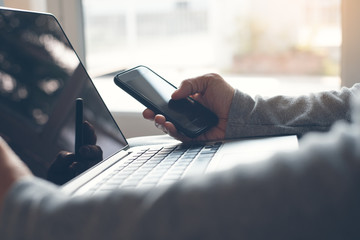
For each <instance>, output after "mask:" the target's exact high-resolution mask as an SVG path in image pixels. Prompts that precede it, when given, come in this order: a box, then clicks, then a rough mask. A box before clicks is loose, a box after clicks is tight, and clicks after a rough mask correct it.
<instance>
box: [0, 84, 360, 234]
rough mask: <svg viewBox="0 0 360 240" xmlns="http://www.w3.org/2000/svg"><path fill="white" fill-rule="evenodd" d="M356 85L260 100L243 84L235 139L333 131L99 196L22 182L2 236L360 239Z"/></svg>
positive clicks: (231, 127) (232, 126) (236, 103)
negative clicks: (232, 163)
mask: <svg viewBox="0 0 360 240" xmlns="http://www.w3.org/2000/svg"><path fill="white" fill-rule="evenodd" d="M358 89H360V85H359V84H358V85H355V86H354V87H352V88H351V89H346V88H344V89H342V90H341V91H339V92H324V93H318V94H313V95H309V96H302V97H280V96H279V97H274V98H269V99H264V98H260V97H257V98H256V99H255V100H254V99H252V98H250V97H249V96H248V95H246V94H243V93H241V92H240V91H236V93H235V96H234V100H233V103H232V106H231V111H230V119H229V124H228V128H227V133H226V136H227V138H237V137H242V136H264V135H279V134H290V133H292V134H293V133H295V134H299V135H303V134H304V133H306V132H309V131H327V132H326V133H311V134H307V135H305V136H304V137H302V139H301V141H300V149H299V151H297V152H293V153H281V154H277V155H275V156H273V157H272V158H271V159H269V161H266V163H262V164H259V163H257V164H249V165H246V166H239V167H236V168H234V169H231V170H229V171H227V172H225V173H224V172H222V173H215V174H213V175H208V176H203V177H193V178H188V179H184V180H183V181H181V182H179V183H177V184H174V185H171V186H170V187H167V188H158V189H154V190H149V191H142V192H135V191H124V190H119V191H115V192H113V193H111V194H108V195H102V196H97V197H91V198H89V197H69V196H67V195H65V194H64V193H62V192H61V191H59V189H58V188H57V187H56V186H54V185H52V184H50V183H48V182H45V181H42V180H40V179H37V178H33V179H26V180H22V181H20V182H18V183H16V184H15V185H14V186H13V187H12V188H11V190H10V191H9V193H8V195H7V198H6V202H5V207H4V211H3V212H2V216H1V218H0V221H1V222H0V239H3V240H5V239H36V240H41V239H52V240H57V239H76V240H79V239H86V240H91V239H247V240H250V239H277V240H278V239H292V240H294V239H360V227H359V221H360V220H359V219H360V191H359V186H360V121H359V119H358V118H359V117H358V114H357V113H355V114H354V115H353V116H354V121H351V120H350V119H351V117H350V116H351V114H350V98H351V96H353V95H355V93H356V92H357V91H359V90H358ZM356 109H360V104H359V105H358V107H357V108H356ZM355 112H356V111H355ZM340 119H343V120H344V121H338V122H337V123H336V124H335V125H333V124H334V122H335V121H337V120H340ZM331 125H333V127H331ZM328 130H329V131H328Z"/></svg>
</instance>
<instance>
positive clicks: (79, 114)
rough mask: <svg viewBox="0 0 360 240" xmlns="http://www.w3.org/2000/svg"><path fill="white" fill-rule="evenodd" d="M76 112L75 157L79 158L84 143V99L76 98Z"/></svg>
mask: <svg viewBox="0 0 360 240" xmlns="http://www.w3.org/2000/svg"><path fill="white" fill-rule="evenodd" d="M75 111H76V113H75V158H76V159H78V158H79V149H80V148H81V146H82V145H83V99H82V98H77V99H76V110H75Z"/></svg>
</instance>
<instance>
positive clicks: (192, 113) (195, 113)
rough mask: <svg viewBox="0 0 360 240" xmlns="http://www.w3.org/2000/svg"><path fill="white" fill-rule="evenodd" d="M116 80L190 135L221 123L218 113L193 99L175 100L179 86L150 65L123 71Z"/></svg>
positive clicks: (194, 135)
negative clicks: (151, 68) (175, 92)
mask: <svg viewBox="0 0 360 240" xmlns="http://www.w3.org/2000/svg"><path fill="white" fill-rule="evenodd" d="M115 83H116V84H117V85H118V86H120V87H121V88H123V89H124V90H125V91H127V92H128V93H129V94H130V95H132V96H133V97H135V98H136V99H137V100H138V101H140V102H141V103H143V104H144V105H145V106H146V107H148V108H150V109H151V110H153V111H154V112H156V113H160V114H163V115H164V116H165V117H166V118H167V120H169V121H171V122H173V123H174V125H175V126H176V127H177V128H178V130H179V131H181V132H183V133H184V134H185V135H187V136H189V137H196V136H198V135H200V134H201V133H203V132H204V131H206V130H208V129H209V128H211V127H212V126H214V125H216V124H217V121H218V119H217V116H216V115H215V114H214V113H212V112H211V111H210V110H208V109H207V108H205V107H204V106H202V105H201V104H200V103H198V102H196V101H194V100H192V99H191V98H185V99H181V100H172V99H171V95H172V93H173V92H174V91H175V90H176V87H175V86H173V85H172V84H170V83H169V82H167V81H166V80H165V79H163V78H162V77H160V76H159V75H157V74H156V73H155V72H153V71H152V70H150V69H149V68H147V67H144V66H139V67H136V68H133V69H130V70H128V71H126V72H123V73H120V74H118V75H117V76H116V77H115Z"/></svg>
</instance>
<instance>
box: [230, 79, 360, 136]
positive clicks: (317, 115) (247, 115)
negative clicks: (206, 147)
mask: <svg viewBox="0 0 360 240" xmlns="http://www.w3.org/2000/svg"><path fill="white" fill-rule="evenodd" d="M359 91H360V84H359V83H358V84H355V85H354V86H353V87H352V88H342V89H341V90H340V91H328V92H320V93H314V94H309V95H304V96H298V97H287V96H275V97H271V98H263V97H260V96H257V97H256V98H255V99H252V98H251V97H250V96H248V95H247V94H244V93H242V92H240V91H238V90H236V91H235V95H234V98H233V102H232V104H231V107H230V113H229V121H228V126H227V129H226V138H239V137H250V136H270V135H282V134H296V135H303V134H304V133H307V132H309V131H327V130H329V128H330V127H331V125H332V124H333V123H334V122H335V121H337V120H340V119H343V120H347V121H349V120H350V115H351V114H350V99H351V97H352V96H353V95H354V94H356V93H357V92H359Z"/></svg>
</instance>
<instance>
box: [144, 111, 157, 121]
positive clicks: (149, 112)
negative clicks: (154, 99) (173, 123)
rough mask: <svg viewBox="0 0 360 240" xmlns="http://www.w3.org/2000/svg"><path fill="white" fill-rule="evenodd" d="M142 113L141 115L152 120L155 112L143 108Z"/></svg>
mask: <svg viewBox="0 0 360 240" xmlns="http://www.w3.org/2000/svg"><path fill="white" fill-rule="evenodd" d="M142 114H143V117H144V118H145V119H148V120H154V118H155V113H154V112H153V111H152V110H150V109H148V108H147V109H145V110H144V111H143V113H142Z"/></svg>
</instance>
